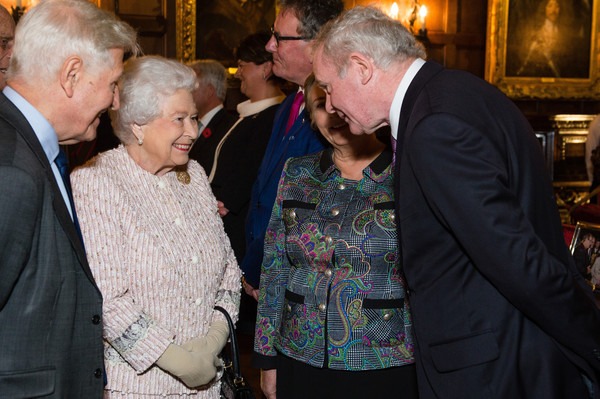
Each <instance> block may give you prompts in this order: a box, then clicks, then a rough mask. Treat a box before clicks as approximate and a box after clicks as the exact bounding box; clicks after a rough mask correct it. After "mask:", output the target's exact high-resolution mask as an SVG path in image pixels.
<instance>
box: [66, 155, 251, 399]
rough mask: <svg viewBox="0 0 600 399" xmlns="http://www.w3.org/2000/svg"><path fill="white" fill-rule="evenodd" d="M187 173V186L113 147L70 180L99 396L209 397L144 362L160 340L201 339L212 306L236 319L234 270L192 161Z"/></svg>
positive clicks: (154, 355) (214, 393)
mask: <svg viewBox="0 0 600 399" xmlns="http://www.w3.org/2000/svg"><path fill="white" fill-rule="evenodd" d="M188 172H189V174H190V177H191V183H190V184H188V185H186V184H182V183H181V182H180V181H178V180H177V178H176V174H175V172H169V173H166V174H165V175H164V176H160V177H159V176H156V175H153V174H151V173H149V172H147V171H145V170H143V169H142V168H140V167H139V166H138V165H137V164H136V163H135V162H134V161H133V159H131V158H130V157H129V155H128V154H127V152H126V150H125V148H124V147H122V146H121V147H119V148H117V149H114V150H111V151H107V152H105V153H103V154H100V155H99V156H97V157H96V158H94V159H92V160H90V161H89V162H88V163H87V164H86V165H84V166H83V167H82V168H79V169H76V170H75V171H74V172H73V174H72V176H71V180H72V183H73V191H74V197H75V202H76V204H77V212H78V215H79V219H80V222H81V229H82V232H83V235H84V238H85V241H86V247H87V252H88V257H89V262H90V267H91V269H92V271H93V273H94V276H95V278H96V280H97V282H98V286H99V287H100V290H101V291H102V294H103V296H104V311H103V317H104V341H105V359H106V369H107V374H108V385H107V386H106V388H105V389H106V390H105V397H119V398H124V397H131V398H134V397H139V395H142V396H143V395H148V396H151V395H158V396H161V395H162V396H165V397H178V396H185V397H188V396H189V397H200V398H210V399H217V398H218V397H219V394H218V391H219V387H218V385H219V384H218V383H217V384H214V385H213V386H211V387H207V388H206V389H203V390H193V389H188V388H187V387H186V386H185V385H184V384H183V383H182V382H180V381H179V380H178V379H176V378H174V377H172V376H171V375H169V374H168V373H166V372H164V371H163V370H161V369H160V368H158V367H157V366H155V365H154V362H155V361H156V360H157V359H158V358H159V357H160V355H161V354H162V353H163V352H164V350H165V349H166V347H167V346H168V345H169V344H170V343H172V342H173V343H176V344H182V343H184V342H186V341H188V340H189V339H191V338H195V337H198V336H203V335H205V334H206V333H207V331H208V328H209V327H210V324H211V322H212V320H213V319H215V318H219V319H222V315H220V314H215V313H214V312H213V307H214V306H215V305H220V306H222V307H223V308H225V309H226V310H227V311H228V312H229V313H230V314H231V315H232V317H233V318H234V319H236V318H237V313H238V306H239V298H240V271H239V268H238V265H237V263H236V260H235V257H234V255H233V251H232V250H231V246H230V244H229V240H228V238H227V236H226V235H225V232H224V230H223V224H222V221H221V218H220V217H219V216H218V214H217V205H216V199H215V198H214V196H213V195H212V193H211V190H210V186H209V184H208V180H207V178H206V175H205V173H204V170H203V169H202V168H201V167H200V165H199V164H198V163H196V162H195V161H190V162H189V163H188ZM223 320H224V319H223Z"/></svg>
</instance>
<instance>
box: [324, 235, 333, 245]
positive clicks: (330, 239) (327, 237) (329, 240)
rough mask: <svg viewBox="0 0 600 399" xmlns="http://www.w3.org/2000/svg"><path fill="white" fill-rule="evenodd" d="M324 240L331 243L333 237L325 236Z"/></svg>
mask: <svg viewBox="0 0 600 399" xmlns="http://www.w3.org/2000/svg"><path fill="white" fill-rule="evenodd" d="M325 242H326V243H327V244H329V245H331V243H332V242H333V238H331V237H330V236H325Z"/></svg>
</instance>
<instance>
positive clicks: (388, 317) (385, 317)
mask: <svg viewBox="0 0 600 399" xmlns="http://www.w3.org/2000/svg"><path fill="white" fill-rule="evenodd" d="M391 318H392V315H391V314H389V313H386V314H384V315H383V320H385V321H388V320H389V319H391Z"/></svg>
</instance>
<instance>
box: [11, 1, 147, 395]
mask: <svg viewBox="0 0 600 399" xmlns="http://www.w3.org/2000/svg"><path fill="white" fill-rule="evenodd" d="M137 49H138V47H137V43H136V34H135V31H134V30H133V29H132V28H131V27H130V26H129V25H127V24H125V23H124V22H121V21H118V20H117V19H116V18H115V17H114V15H112V14H110V13H108V12H106V11H102V10H100V9H99V8H97V7H96V6H95V5H93V4H92V3H90V2H88V1H77V0H48V1H45V2H41V3H40V4H39V5H38V6H36V7H34V8H32V9H31V10H29V11H28V12H27V14H25V16H24V17H23V18H22V19H21V20H20V22H19V26H18V28H17V31H16V36H15V46H14V49H13V56H12V60H11V65H10V67H9V70H8V72H7V82H8V86H7V87H6V88H4V90H3V92H2V93H1V94H0V276H1V277H0V398H11V399H15V398H31V397H41V396H43V397H45V398H61V399H64V398H74V399H82V398H86V399H88V398H101V397H102V394H103V379H104V374H103V350H102V318H101V315H102V296H101V294H100V291H99V290H98V287H97V286H96V284H95V282H94V278H93V276H92V274H91V272H90V269H89V266H88V263H87V260H86V256H85V249H84V245H83V241H82V239H81V236H80V235H79V234H78V230H77V218H76V212H75V207H74V205H73V204H72V201H71V200H70V184H69V183H68V179H65V178H64V177H63V176H62V175H61V173H60V171H59V166H60V165H57V164H56V162H57V161H58V160H59V159H60V155H59V154H60V151H59V144H72V143H77V142H80V141H89V140H92V139H93V138H94V137H95V136H96V128H97V126H98V123H99V116H100V114H101V113H102V112H104V111H105V110H106V109H107V108H108V107H111V106H112V107H118V105H119V96H118V89H117V86H116V82H117V79H118V78H119V76H120V75H121V73H122V69H123V68H122V64H123V56H124V54H125V53H128V52H132V53H136V52H137Z"/></svg>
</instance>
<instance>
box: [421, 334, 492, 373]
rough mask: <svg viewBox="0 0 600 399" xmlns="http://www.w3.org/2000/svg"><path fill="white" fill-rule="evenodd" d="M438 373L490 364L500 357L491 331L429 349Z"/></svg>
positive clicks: (459, 338)
mask: <svg viewBox="0 0 600 399" xmlns="http://www.w3.org/2000/svg"><path fill="white" fill-rule="evenodd" d="M429 349H430V351H431V357H432V359H433V364H434V366H435V368H436V369H437V370H438V371H439V372H442V373H443V372H449V371H456V370H460V369H463V368H466V367H471V366H476V365H479V364H483V363H487V362H491V361H493V360H496V359H497V358H498V357H499V356H500V350H499V348H498V342H497V341H496V337H495V336H494V334H493V333H492V332H491V331H483V332H479V333H476V334H471V335H468V336H464V337H458V338H456V339H453V340H452V341H447V342H444V343H440V344H436V345H431V346H430V347H429Z"/></svg>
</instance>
